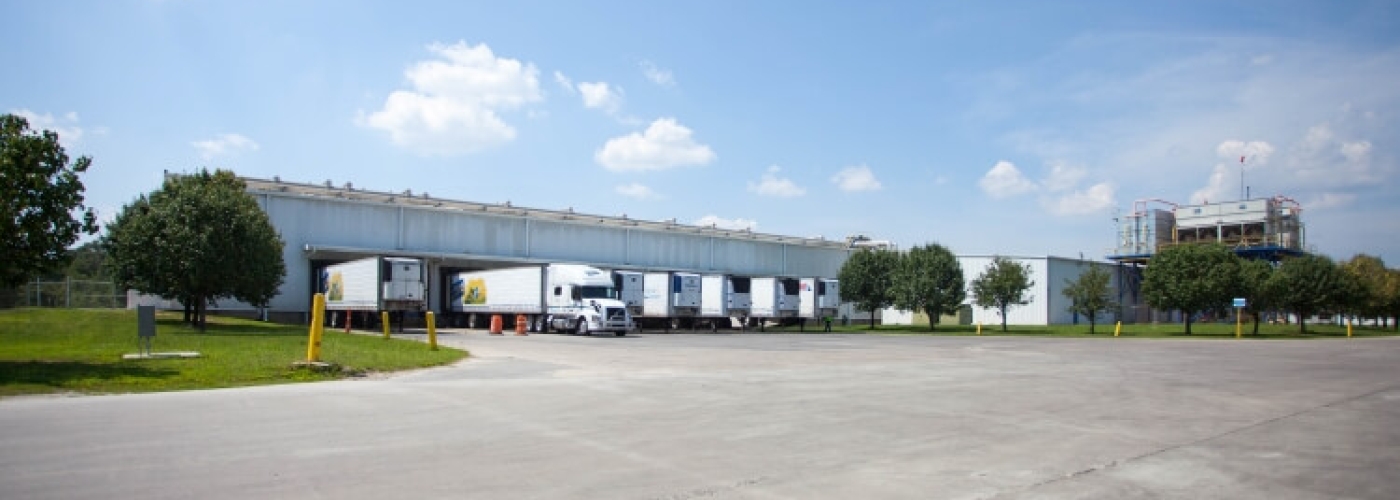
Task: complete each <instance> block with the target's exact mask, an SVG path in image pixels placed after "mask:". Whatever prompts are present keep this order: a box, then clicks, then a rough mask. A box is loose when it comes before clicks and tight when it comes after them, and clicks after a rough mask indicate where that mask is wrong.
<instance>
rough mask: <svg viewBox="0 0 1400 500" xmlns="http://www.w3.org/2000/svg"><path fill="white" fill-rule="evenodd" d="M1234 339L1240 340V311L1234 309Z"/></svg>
mask: <svg viewBox="0 0 1400 500" xmlns="http://www.w3.org/2000/svg"><path fill="white" fill-rule="evenodd" d="M1235 338H1240V310H1239V309H1235Z"/></svg>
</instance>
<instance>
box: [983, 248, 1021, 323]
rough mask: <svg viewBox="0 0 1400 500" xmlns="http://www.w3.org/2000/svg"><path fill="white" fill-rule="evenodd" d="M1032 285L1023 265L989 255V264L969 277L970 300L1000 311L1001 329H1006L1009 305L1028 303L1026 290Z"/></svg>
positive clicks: (998, 256)
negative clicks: (970, 283) (970, 285)
mask: <svg viewBox="0 0 1400 500" xmlns="http://www.w3.org/2000/svg"><path fill="white" fill-rule="evenodd" d="M1032 286H1035V281H1032V280H1031V268H1030V266H1028V265H1026V264H1022V263H1020V262H1016V261H1014V260H1011V259H1008V258H1006V257H1002V256H1000V255H997V256H993V257H992V263H991V264H988V265H987V269H986V270H984V271H982V274H981V275H979V276H977V278H975V279H973V280H972V297H973V298H972V300H973V302H974V303H976V304H977V307H989V308H990V307H994V308H996V310H997V311H998V312H999V313H1001V331H1003V332H1004V331H1006V310H1007V309H1008V308H1010V307H1011V306H1023V305H1026V304H1029V303H1030V301H1031V296H1030V295H1029V294H1027V293H1026V292H1028V291H1030V289H1031V287H1032Z"/></svg>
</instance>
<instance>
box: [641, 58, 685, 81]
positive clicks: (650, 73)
mask: <svg viewBox="0 0 1400 500" xmlns="http://www.w3.org/2000/svg"><path fill="white" fill-rule="evenodd" d="M640 65H641V67H642V74H644V75H646V77H647V79H648V80H651V82H652V83H655V84H657V85H660V86H662V87H671V86H674V85H675V84H676V77H675V75H672V74H671V70H669V69H661V68H658V67H656V64H653V63H652V62H651V61H642V62H641V64H640Z"/></svg>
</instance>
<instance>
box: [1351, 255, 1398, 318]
mask: <svg viewBox="0 0 1400 500" xmlns="http://www.w3.org/2000/svg"><path fill="white" fill-rule="evenodd" d="M1342 269H1343V270H1345V271H1346V272H1347V274H1349V275H1351V277H1352V278H1353V281H1352V283H1353V284H1354V285H1355V287H1356V288H1355V290H1353V292H1354V293H1353V294H1352V296H1351V297H1349V298H1350V299H1351V300H1350V301H1349V302H1351V303H1350V304H1348V306H1349V307H1346V308H1345V309H1347V310H1348V311H1350V312H1353V313H1356V314H1359V315H1361V316H1365V317H1368V318H1374V317H1378V316H1381V315H1383V314H1385V310H1386V304H1385V303H1386V296H1385V287H1386V279H1387V278H1388V277H1387V274H1386V271H1387V270H1386V267H1385V262H1384V261H1382V260H1381V258H1380V257H1375V256H1372V255H1366V254H1364V253H1363V254H1357V255H1356V256H1354V257H1352V258H1351V260H1348V261H1346V262H1344V263H1342Z"/></svg>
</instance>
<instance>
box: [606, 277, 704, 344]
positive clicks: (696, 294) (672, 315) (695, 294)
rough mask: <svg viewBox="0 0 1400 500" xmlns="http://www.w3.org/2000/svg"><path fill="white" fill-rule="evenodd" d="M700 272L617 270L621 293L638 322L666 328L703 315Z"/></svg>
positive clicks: (648, 326)
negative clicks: (701, 312) (701, 313)
mask: <svg viewBox="0 0 1400 500" xmlns="http://www.w3.org/2000/svg"><path fill="white" fill-rule="evenodd" d="M700 278H701V277H700V275H699V274H694V273H682V272H646V273H641V272H636V271H615V272H614V273H613V281H614V283H616V284H617V287H618V296H619V298H620V299H621V300H622V302H623V303H624V304H626V306H627V308H628V310H629V312H631V313H632V316H633V318H635V320H636V322H637V324H638V325H639V326H641V327H643V328H658V327H659V328H664V329H667V330H671V329H675V328H681V327H689V326H694V320H695V317H696V316H698V315H699V314H700V303H701V279H700Z"/></svg>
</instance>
